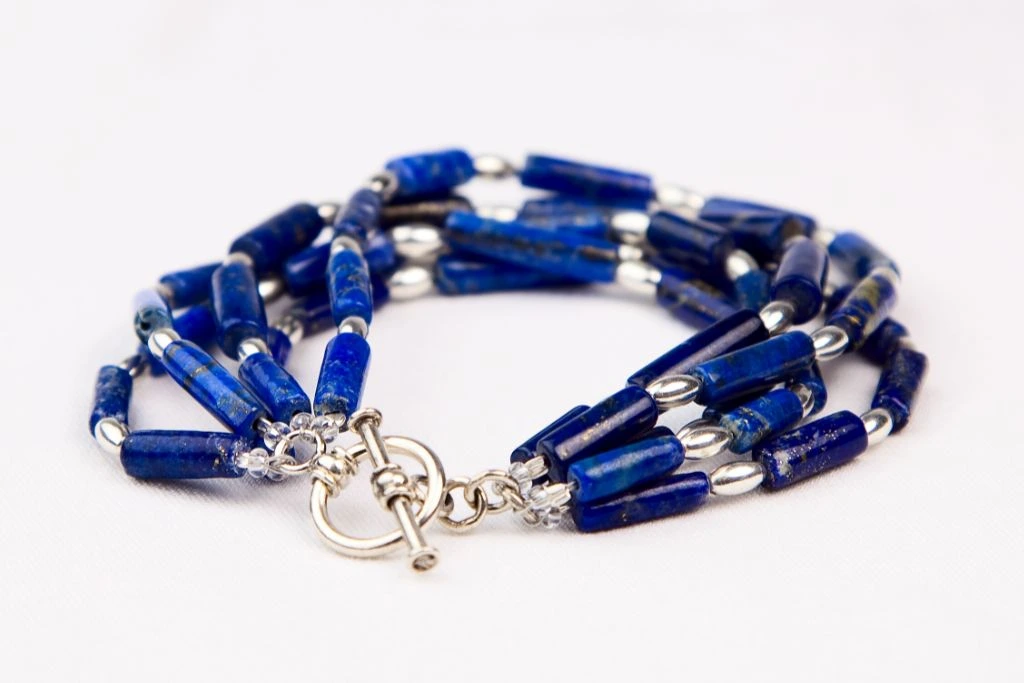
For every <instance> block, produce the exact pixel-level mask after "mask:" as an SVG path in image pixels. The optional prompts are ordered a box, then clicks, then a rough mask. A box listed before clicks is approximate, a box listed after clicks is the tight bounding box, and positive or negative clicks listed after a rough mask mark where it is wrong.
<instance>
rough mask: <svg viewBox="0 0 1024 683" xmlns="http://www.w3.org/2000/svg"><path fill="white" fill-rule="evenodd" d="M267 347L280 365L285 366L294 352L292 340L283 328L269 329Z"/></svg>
mask: <svg viewBox="0 0 1024 683" xmlns="http://www.w3.org/2000/svg"><path fill="white" fill-rule="evenodd" d="M267 348H269V349H270V355H271V356H272V357H273V358H274V360H276V361H277V363H278V365H282V366H283V365H285V364H286V363H287V362H288V356H290V355H291V353H292V340H291V339H289V338H288V335H287V334H285V333H284V332H282V331H281V330H279V329H277V328H276V327H271V328H270V329H268V330H267Z"/></svg>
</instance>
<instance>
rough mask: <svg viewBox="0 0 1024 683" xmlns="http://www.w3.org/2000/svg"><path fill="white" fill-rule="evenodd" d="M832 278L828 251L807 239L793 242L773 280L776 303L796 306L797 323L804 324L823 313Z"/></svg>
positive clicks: (794, 319)
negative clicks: (826, 287) (823, 305)
mask: <svg viewBox="0 0 1024 683" xmlns="http://www.w3.org/2000/svg"><path fill="white" fill-rule="evenodd" d="M827 278H828V254H827V253H826V252H825V248H824V247H822V246H821V245H820V244H818V243H817V242H814V241H813V240H809V239H807V238H806V237H804V238H800V239H797V240H794V241H793V242H790V243H789V245H788V246H787V247H786V250H785V252H784V253H783V254H782V260H781V261H780V262H779V269H778V270H777V271H776V272H775V279H774V280H773V281H772V292H771V294H772V301H786V302H789V303H790V304H792V305H793V311H794V312H793V323H794V324H796V325H802V324H803V323H805V322H807V321H808V320H811V319H812V318H814V316H816V315H818V313H819V312H820V311H821V305H822V302H823V301H824V295H823V294H822V288H823V287H824V286H825V280H826V279H827Z"/></svg>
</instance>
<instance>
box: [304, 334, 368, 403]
mask: <svg viewBox="0 0 1024 683" xmlns="http://www.w3.org/2000/svg"><path fill="white" fill-rule="evenodd" d="M369 366H370V345H369V344H368V343H367V342H366V340H365V339H363V338H362V337H360V336H359V335H358V334H355V333H353V332H344V333H342V334H339V335H336V336H335V337H334V339H332V340H331V341H330V342H328V344H327V349H326V351H324V361H323V364H322V365H321V366H320V379H319V381H318V382H317V384H316V395H315V397H314V399H313V406H314V408H316V412H317V414H318V415H333V414H337V413H340V414H342V415H346V416H348V415H351V414H352V413H354V412H355V411H356V410H357V409H358V408H359V400H360V398H361V397H362V395H363V386H364V385H365V384H366V373H367V371H368V369H369Z"/></svg>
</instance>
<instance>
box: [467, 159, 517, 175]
mask: <svg viewBox="0 0 1024 683" xmlns="http://www.w3.org/2000/svg"><path fill="white" fill-rule="evenodd" d="M473 171H474V172H475V173H476V174H477V175H478V176H479V177H481V178H487V179H488V180H501V179H503V178H511V177H512V176H514V175H517V174H518V173H519V171H518V169H517V168H516V166H515V164H513V163H512V162H511V161H509V160H508V159H506V158H505V157H502V156H498V155H497V154H480V155H477V156H475V157H473Z"/></svg>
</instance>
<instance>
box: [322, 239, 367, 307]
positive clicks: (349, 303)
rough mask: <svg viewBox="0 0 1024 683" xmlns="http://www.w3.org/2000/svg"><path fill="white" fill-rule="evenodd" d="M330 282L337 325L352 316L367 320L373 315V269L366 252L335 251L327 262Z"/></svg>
mask: <svg viewBox="0 0 1024 683" xmlns="http://www.w3.org/2000/svg"><path fill="white" fill-rule="evenodd" d="M327 282H328V289H329V291H330V293H331V314H332V315H333V317H334V324H335V325H340V324H341V323H342V321H344V320H345V318H350V317H358V318H362V319H363V320H365V321H366V322H367V323H369V322H370V321H371V320H372V319H373V292H372V290H371V285H370V270H369V268H367V266H366V259H364V258H363V256H362V254H360V253H359V252H357V251H354V250H352V249H344V248H342V249H338V250H336V251H334V253H332V254H331V255H330V260H329V261H328V263H327Z"/></svg>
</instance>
